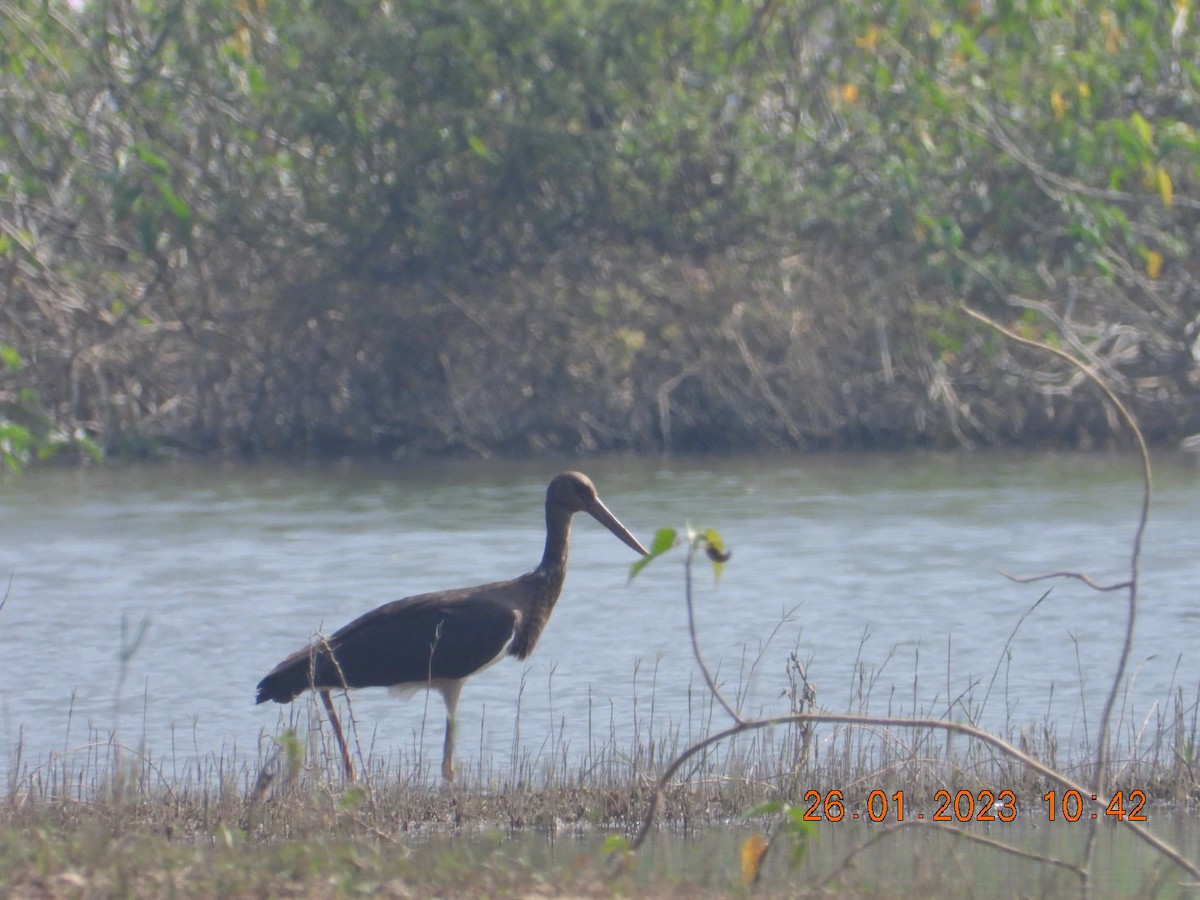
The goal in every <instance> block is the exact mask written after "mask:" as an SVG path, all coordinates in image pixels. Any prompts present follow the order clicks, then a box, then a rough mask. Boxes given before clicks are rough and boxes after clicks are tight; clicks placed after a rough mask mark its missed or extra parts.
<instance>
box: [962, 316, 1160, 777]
mask: <svg viewBox="0 0 1200 900" xmlns="http://www.w3.org/2000/svg"><path fill="white" fill-rule="evenodd" d="M960 309H962V311H963V312H965V313H966V314H967V315H968V316H970V317H971V318H973V319H975V320H976V321H979V322H982V323H983V324H984V325H987V326H988V327H989V328H992V329H994V330H995V331H998V332H999V333H1000V334H1002V335H1004V336H1005V337H1006V338H1008V339H1009V340H1011V341H1015V342H1016V343H1018V344H1024V345H1025V346H1026V347H1033V348H1035V349H1037V350H1041V351H1043V352H1045V353H1049V354H1051V355H1053V356H1057V357H1058V358H1059V359H1061V360H1063V361H1064V362H1066V363H1067V364H1068V365H1070V366H1073V367H1074V368H1075V369H1076V370H1078V371H1079V372H1080V373H1082V374H1083V375H1084V376H1085V377H1086V378H1087V379H1088V380H1089V381H1091V382H1092V383H1093V384H1094V385H1096V387H1098V388H1099V389H1100V391H1101V393H1103V394H1104V396H1105V398H1106V399H1107V400H1108V402H1109V403H1110V404H1112V406H1113V408H1114V409H1116V411H1117V413H1118V414H1119V415H1120V417H1121V419H1122V420H1123V421H1124V422H1125V426H1126V428H1128V429H1129V433H1130V434H1131V435H1133V439H1134V442H1135V443H1136V444H1137V448H1138V456H1139V457H1140V459H1141V463H1142V507H1141V512H1140V514H1139V516H1138V523H1137V528H1136V529H1135V530H1134V535H1133V549H1132V551H1131V554H1130V560H1129V571H1130V576H1129V580H1128V581H1127V582H1125V584H1124V585H1123V587H1127V588H1128V589H1129V612H1128V615H1127V617H1126V620H1125V639H1124V641H1123V643H1122V646H1121V655H1120V656H1119V657H1118V659H1117V670H1116V672H1115V673H1114V674H1113V681H1112V687H1111V688H1109V691H1108V696H1107V697H1106V698H1105V701H1104V711H1103V712H1102V713H1101V715H1100V734H1099V736H1098V739H1097V740H1098V746H1097V748H1096V771H1095V772H1094V773H1093V776H1092V787H1093V789H1094V791H1095V793H1096V794H1097V795H1099V794H1102V793H1104V788H1105V785H1106V783H1107V781H1108V755H1109V754H1108V734H1109V730H1110V729H1111V727H1112V712H1113V709H1114V708H1115V707H1116V704H1117V696H1118V695H1119V694H1120V692H1121V682H1122V680H1123V679H1124V678H1125V670H1126V669H1127V668H1128V666H1129V657H1130V654H1131V653H1132V652H1133V630H1134V625H1135V623H1136V622H1137V602H1138V578H1139V573H1140V571H1141V566H1142V540H1143V538H1144V536H1145V533H1146V523H1147V522H1148V521H1149V518H1150V496H1151V491H1152V484H1153V481H1152V479H1151V474H1150V451H1149V449H1147V447H1146V439H1145V438H1144V437H1142V430H1141V429H1140V428H1139V427H1138V424H1137V420H1136V419H1135V418H1134V417H1133V413H1131V412H1130V411H1129V409H1128V407H1126V406H1125V404H1124V403H1122V402H1121V399H1120V398H1119V397H1118V396H1117V395H1116V394H1115V393H1114V392H1113V390H1112V388H1110V387H1109V386H1108V383H1107V382H1105V380H1104V379H1103V378H1101V377H1100V376H1099V375H1098V374H1096V372H1095V370H1093V369H1092V368H1091V367H1090V366H1088V365H1086V364H1085V363H1083V362H1080V361H1079V360H1078V359H1076V358H1075V357H1074V356H1072V355H1071V354H1069V353H1067V352H1065V351H1063V350H1060V349H1059V348H1057V347H1051V346H1050V345H1049V344H1045V343H1043V342H1041V341H1035V340H1033V339H1031V338H1027V337H1024V336H1023V335H1020V334H1017V333H1016V332H1015V331H1012V330H1011V329H1009V328H1005V327H1004V326H1003V325H1001V324H1000V323H999V322H996V321H995V320H993V319H990V318H988V317H987V316H985V315H984V314H983V313H981V312H977V311H975V310H973V309H971V308H970V307H969V306H966V305H965V304H964V305H962V306H961V307H960ZM1061 574H1063V575H1064V576H1065V577H1074V578H1079V579H1080V580H1082V581H1084V582H1085V583H1089V584H1091V580H1090V579H1087V578H1085V577H1084V576H1082V575H1074V574H1071V573H1061ZM1039 577H1044V578H1049V577H1052V576H1049V575H1047V576H1039ZM1093 586H1095V585H1093ZM1097 589H1098V590H1105V589H1104V588H1099V587H1098V586H1097ZM1116 589H1117V588H1115V587H1114V588H1108V589H1107V590H1116Z"/></svg>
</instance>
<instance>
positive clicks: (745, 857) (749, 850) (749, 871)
mask: <svg viewBox="0 0 1200 900" xmlns="http://www.w3.org/2000/svg"><path fill="white" fill-rule="evenodd" d="M770 846H771V845H770V844H768V843H767V839H766V838H765V837H763V836H762V835H761V834H758V833H757V832H755V833H754V834H752V835H750V837H748V838H746V840H745V841H743V842H742V884H754V882H756V881H758V872H759V869H761V868H762V862H763V857H765V856H766V855H767V850H768V848H770Z"/></svg>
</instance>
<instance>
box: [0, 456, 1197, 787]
mask: <svg viewBox="0 0 1200 900" xmlns="http://www.w3.org/2000/svg"><path fill="white" fill-rule="evenodd" d="M1191 463H1192V461H1191V460H1190V459H1183V458H1176V457H1170V458H1164V459H1161V460H1158V461H1156V494H1155V501H1154V510H1153V512H1152V518H1151V523H1150V527H1149V529H1148V531H1147V534H1146V541H1145V546H1144V559H1143V567H1142V591H1141V605H1140V612H1139V619H1138V630H1137V639H1136V643H1135V647H1134V653H1133V657H1132V660H1131V678H1130V683H1129V690H1128V695H1127V697H1126V698H1125V699H1124V700H1123V709H1124V710H1125V722H1126V725H1127V728H1128V729H1131V730H1132V731H1136V730H1137V729H1138V728H1139V727H1140V726H1141V724H1142V722H1143V721H1145V720H1146V719H1147V718H1148V717H1149V719H1150V721H1151V722H1153V721H1154V718H1153V717H1154V716H1155V715H1156V714H1157V713H1158V712H1159V711H1163V710H1165V704H1166V703H1167V702H1168V701H1169V700H1172V698H1173V697H1174V696H1175V693H1176V691H1177V690H1179V689H1181V690H1182V692H1183V696H1184V701H1185V703H1186V704H1193V703H1194V702H1195V700H1196V696H1197V691H1198V688H1200V671H1198V667H1197V661H1196V658H1195V655H1194V649H1195V647H1196V646H1197V644H1198V643H1200V605H1198V604H1197V602H1196V601H1197V597H1198V594H1200V591H1198V587H1200V561H1198V557H1197V553H1196V510H1197V509H1200V469H1198V468H1196V467H1195V466H1193V465H1192V464H1191ZM568 467H580V468H583V469H584V470H585V471H587V472H588V473H589V474H590V475H592V477H593V479H594V480H595V481H596V483H597V485H598V486H599V488H600V494H601V497H602V498H603V499H604V501H605V502H606V503H607V504H608V506H609V508H610V509H611V510H612V511H613V512H614V513H615V514H616V515H617V516H618V518H620V519H621V520H622V521H623V522H624V523H625V525H626V526H628V527H629V528H630V530H632V531H633V532H634V533H635V534H637V535H638V536H639V537H641V539H642V541H643V543H648V542H649V540H650V539H651V537H652V536H653V533H654V531H655V529H657V528H659V527H661V526H666V525H682V524H684V523H685V522H690V523H691V524H692V525H695V526H698V527H709V526H713V527H716V528H717V529H719V530H720V531H721V533H722V534H723V535H724V537H725V539H726V541H727V542H728V544H729V545H730V546H731V547H732V549H733V553H734V556H733V559H732V561H731V562H730V563H729V564H728V565H727V566H726V568H725V572H724V574H723V576H722V577H721V579H720V581H719V582H715V583H714V580H713V578H712V576H711V573H710V572H709V571H707V570H699V571H697V578H696V603H697V620H698V624H699V629H700V634H701V638H702V644H703V649H704V653H705V655H706V657H707V659H708V661H709V663H710V664H711V665H712V666H713V668H715V669H717V670H718V671H719V675H720V678H721V680H722V682H723V683H724V684H725V685H726V687H727V690H728V691H729V693H730V694H731V695H737V696H739V697H741V698H742V700H743V704H744V710H745V711H746V712H747V713H752V714H759V713H766V712H783V711H786V709H787V701H786V699H783V698H781V696H780V695H781V692H782V689H783V688H784V687H785V686H786V679H785V666H786V661H787V657H788V654H789V652H790V651H792V650H797V652H798V653H799V655H800V657H801V658H802V659H803V660H805V661H806V662H807V664H808V669H809V676H810V678H811V679H812V681H813V682H814V683H815V684H816V686H817V690H818V702H819V703H820V705H821V706H823V707H825V708H827V709H830V710H833V711H845V710H847V709H848V707H849V705H850V703H851V697H852V694H853V691H854V690H855V687H856V685H855V678H854V672H855V668H856V665H858V666H860V667H865V669H866V670H867V671H868V672H869V673H871V674H872V675H873V677H874V678H875V682H874V686H873V687H872V693H871V709H872V711H873V712H875V713H886V712H888V711H889V703H890V704H891V711H892V712H906V713H910V712H912V711H913V710H914V709H916V710H917V711H921V712H926V713H932V714H935V715H942V714H945V712H946V709H947V706H948V698H949V700H950V701H953V700H955V698H957V697H959V696H960V695H967V696H969V697H971V698H972V703H973V709H974V710H975V711H976V712H978V713H979V714H980V715H981V717H982V724H985V725H987V726H989V727H994V728H1000V729H1004V728H1017V729H1019V728H1020V727H1022V726H1023V725H1025V724H1027V723H1036V722H1040V721H1042V720H1044V719H1046V718H1050V719H1051V720H1053V721H1055V722H1056V724H1057V727H1058V730H1059V739H1060V742H1061V744H1062V745H1063V746H1070V745H1071V744H1073V743H1077V742H1079V741H1082V740H1084V738H1085V737H1086V736H1088V735H1090V736H1094V729H1095V722H1096V718H1097V717H1098V715H1099V710H1100V705H1101V703H1102V702H1103V697H1104V694H1105V692H1106V691H1107V689H1108V686H1109V684H1110V683H1111V676H1112V672H1113V670H1114V667H1115V665H1116V661H1117V656H1118V653H1119V650H1120V644H1121V638H1122V633H1123V623H1124V621H1125V615H1126V594H1125V592H1123V591H1114V592H1107V593H1099V592H1096V591H1093V590H1091V589H1089V588H1087V587H1086V586H1085V585H1083V584H1081V583H1079V582H1077V581H1063V580H1057V581H1052V582H1042V583H1037V584H1024V585H1021V584H1014V583H1012V582H1010V581H1008V580H1006V579H1005V578H1003V577H1002V576H1000V575H999V574H997V570H1003V571H1008V572H1013V573H1016V574H1038V573H1043V572H1052V571H1058V570H1071V571H1079V572H1086V573H1087V574H1089V575H1090V576H1091V577H1093V578H1095V579H1096V580H1097V581H1099V582H1103V583H1111V582H1118V581H1123V580H1125V579H1126V578H1128V576H1129V561H1130V540H1131V537H1132V534H1133V529H1134V526H1135V524H1136V518H1137V513H1138V508H1139V503H1140V496H1141V486H1140V480H1139V472H1138V466H1137V464H1136V462H1135V461H1134V460H1133V459H1131V458H1119V457H1107V456H1069V455H1068V456H1059V455H1054V456H992V455H972V456H927V457H875V456H843V457H768V458H763V457H753V458H729V457H720V458H711V459H689V460H670V461H663V460H659V459H602V460H585V461H579V460H575V461H572V460H565V461H559V462H557V463H555V462H547V461H544V460H542V461H536V462H522V463H514V462H479V461H457V462H443V463H424V464H404V465H396V466H382V465H350V466H340V467H303V466H294V467H285V466H276V465H211V466H182V465H178V466H161V467H132V468H123V469H87V470H81V471H62V470H48V471H35V472H31V473H27V474H26V475H24V476H22V477H20V478H16V479H9V480H8V481H5V482H3V483H2V484H0V577H2V578H3V579H5V580H7V579H8V578H9V577H10V576H11V578H12V583H11V588H10V591H9V596H8V599H7V603H6V605H5V606H4V608H3V609H2V610H0V660H2V661H3V662H2V663H0V665H2V667H3V668H2V670H0V671H2V673H3V680H4V684H5V685H6V690H5V692H4V694H3V695H2V696H0V771H3V772H5V773H7V772H9V771H11V767H12V765H13V762H14V759H15V754H16V750H17V746H18V743H19V744H20V746H21V753H22V759H23V763H22V765H24V766H28V765H31V764H36V763H37V761H38V760H41V759H45V758H46V757H47V755H48V754H51V753H56V752H63V751H69V750H71V749H72V748H73V747H75V746H77V745H79V744H81V743H83V742H85V741H86V740H87V739H88V737H89V734H90V733H92V732H98V733H99V734H101V735H106V734H108V733H109V732H111V731H113V730H115V731H116V732H117V733H118V736H119V738H120V739H121V741H122V742H123V743H125V744H127V745H130V746H135V747H139V748H143V749H145V750H146V751H147V752H148V753H150V754H152V755H154V756H156V757H159V758H162V757H167V758H171V759H173V760H176V761H178V760H180V759H182V760H184V761H186V760H190V759H193V758H212V757H220V756H221V755H222V754H224V753H226V752H228V751H230V750H233V749H236V750H238V751H242V750H249V751H251V752H253V750H254V748H255V747H256V745H257V743H258V742H259V740H260V738H261V736H262V735H263V734H272V733H274V732H275V731H276V730H277V729H278V728H279V727H280V726H281V724H282V723H283V722H285V721H286V720H287V718H286V717H287V709H285V708H281V707H279V706H276V705H275V704H268V705H263V706H255V705H254V703H253V695H254V686H255V684H256V683H257V682H258V680H259V678H261V677H262V675H263V674H265V673H266V672H267V671H268V670H269V669H270V668H271V667H272V666H273V665H274V664H275V663H276V662H277V661H278V660H279V659H281V658H282V657H283V656H284V655H286V654H287V653H289V652H290V651H292V650H294V649H295V648H297V647H299V646H301V645H303V644H304V643H305V642H306V641H307V639H308V637H309V636H310V634H312V633H313V632H314V631H315V630H317V629H321V630H323V631H325V632H326V633H328V632H331V631H333V630H334V629H336V628H337V627H339V626H341V625H342V624H344V623H345V622H346V621H348V620H350V619H351V618H353V617H355V616H357V615H359V614H360V613H362V612H365V611H366V610H368V609H371V608H373V607H374V606H377V605H379V604H380V603H383V602H386V601H388V600H391V599H395V598H397V597H401V596H405V595H409V594H415V593H419V592H423V591H429V590H437V589H441V588H448V587H460V586H465V585H470V584H476V583H482V582H486V581H491V580H496V579H499V578H507V577H512V576H515V575H518V574H520V573H521V572H524V571H527V570H528V569H530V568H532V566H533V565H534V564H536V562H537V560H538V558H539V555H540V552H541V543H542V536H543V531H542V528H543V521H542V502H543V496H544V490H545V483H546V481H548V480H549V477H550V476H551V475H553V474H554V473H555V472H557V471H559V470H560V469H562V468H568ZM573 536H574V541H573V544H572V554H571V566H570V570H569V573H568V577H567V583H566V588H565V590H564V593H563V596H562V598H561V600H560V603H559V606H558V607H557V609H556V610H555V613H554V616H553V618H552V619H551V621H550V625H549V627H548V628H547V630H546V632H545V633H544V635H543V637H542V640H541V642H540V643H539V645H538V647H537V650H536V651H535V653H534V655H533V656H532V657H531V658H530V659H529V660H528V661H527V662H526V663H518V662H516V661H515V660H507V661H505V662H504V663H502V664H501V665H498V666H495V667H493V668H492V669H489V670H488V671H487V672H485V673H483V674H482V675H480V676H479V677H477V678H475V679H472V680H471V681H470V682H468V684H467V687H466V689H465V691H464V692H463V697H462V701H461V703H460V706H459V722H460V724H459V729H460V732H459V734H460V747H459V765H460V769H464V768H465V769H469V768H470V767H471V766H472V765H474V764H475V763H476V762H477V761H478V760H480V759H481V758H482V759H487V760H490V761H491V762H492V763H493V764H495V765H498V766H500V767H503V766H504V765H505V764H506V763H507V762H508V761H509V760H510V759H511V758H512V756H513V748H514V739H515V740H517V741H518V742H519V747H520V748H521V752H523V753H526V754H532V755H533V756H534V757H535V758H537V757H538V756H539V754H549V753H557V754H559V755H560V756H564V757H566V758H570V757H571V756H572V755H573V754H578V753H580V752H582V751H583V750H585V749H586V748H587V746H588V744H589V742H593V743H595V742H600V743H603V742H604V741H607V740H608V739H609V738H610V736H615V737H616V739H617V740H618V742H621V741H623V740H626V739H630V740H631V739H632V735H633V733H634V730H635V729H638V730H639V733H642V734H644V733H645V730H646V729H647V728H650V727H653V728H657V729H659V732H660V733H661V732H662V731H665V729H666V728H667V726H668V723H673V724H674V726H676V727H679V728H680V730H681V732H682V733H683V735H684V736H685V737H686V736H688V735H691V736H696V735H698V734H700V733H702V731H703V728H704V721H703V718H702V716H701V713H700V711H699V706H700V704H698V702H697V701H698V698H699V697H700V696H701V693H700V680H699V677H698V675H697V670H696V668H695V665H694V663H693V661H692V657H691V647H690V643H689V641H688V637H687V619H686V611H685V607H684V602H683V588H682V574H683V571H682V566H681V565H680V564H679V562H678V560H676V559H666V560H660V561H658V562H656V563H655V564H654V565H652V566H650V567H649V568H647V569H646V570H644V571H643V572H642V573H641V574H640V575H639V576H638V577H637V578H636V579H635V580H634V581H633V582H632V584H630V583H628V569H629V564H630V563H631V562H633V554H632V553H631V552H630V551H629V549H628V548H627V547H625V546H624V545H623V544H621V543H620V542H619V541H617V540H615V539H614V538H613V537H612V536H611V535H609V534H608V532H607V531H605V530H604V529H603V528H601V527H600V526H599V525H597V524H596V523H595V522H594V521H592V520H591V519H590V518H588V517H586V516H585V517H581V518H578V519H577V520H576V525H575V528H574V533H573ZM1051 588H1052V591H1051V594H1050V596H1049V597H1048V598H1047V599H1046V600H1045V601H1043V602H1042V603H1041V604H1040V605H1039V606H1038V607H1037V608H1036V609H1034V610H1033V611H1032V612H1031V613H1029V615H1028V618H1027V619H1026V620H1025V621H1024V623H1023V624H1021V626H1020V629H1019V630H1018V631H1017V632H1016V635H1015V636H1014V637H1013V638H1012V641H1011V645H1010V647H1009V651H1008V653H1007V654H1006V652H1005V645H1006V642H1008V640H1009V637H1010V635H1011V634H1012V633H1013V631H1014V629H1015V628H1016V627H1017V624H1018V621H1019V620H1020V618H1021V616H1022V615H1024V614H1025V613H1027V612H1029V610H1030V609H1031V607H1033V606H1034V604H1035V602H1036V601H1037V599H1038V598H1039V597H1040V596H1041V595H1042V594H1043V593H1045V591H1046V590H1048V589H1051ZM143 623H144V624H145V636H144V640H143V641H142V642H141V644H140V645H138V646H137V648H136V650H134V652H133V653H132V654H131V655H130V656H129V658H128V659H127V660H126V661H125V663H124V664H122V660H121V656H122V649H123V645H128V644H130V643H132V641H133V638H134V637H135V635H136V633H137V631H138V629H139V627H140V626H141V625H142V624H143ZM772 632H774V637H773V638H772V640H771V641H770V643H769V644H766V643H765V642H766V640H767V638H768V636H769V635H771V634H772ZM989 685H990V693H989ZM424 696H425V695H424V694H419V695H417V697H415V698H413V699H410V700H408V701H406V702H400V701H398V700H396V699H394V698H392V697H389V696H388V694H387V693H386V691H383V690H381V689H372V690H365V691H359V692H357V694H356V701H355V707H354V709H355V713H356V715H357V717H358V719H359V721H360V723H363V724H365V726H366V733H365V734H366V740H368V741H369V742H370V748H371V750H372V753H373V754H377V755H383V756H385V757H386V756H387V755H388V754H390V753H391V752H393V750H394V749H395V748H398V747H403V748H408V749H409V750H412V749H414V748H415V749H416V750H418V751H420V750H422V749H423V750H424V752H425V753H427V754H429V756H430V758H431V759H432V760H434V761H435V763H436V760H437V759H439V758H440V748H441V710H440V700H437V699H436V698H435V699H434V702H433V703H431V704H430V705H429V707H428V709H429V714H430V717H429V720H428V723H424V722H423V716H424V714H425V711H426V705H425V703H424V701H423V698H424ZM985 696H986V702H983V701H984V698H985ZM518 698H519V700H518ZM1156 704H1157V706H1156ZM706 708H707V707H706ZM1085 713H1086V715H1085ZM955 718H958V719H960V720H961V719H962V718H963V715H962V714H961V710H959V711H957V712H956V714H955ZM714 722H715V723H716V725H717V726H722V725H724V724H726V723H725V722H723V721H721V720H720V718H719V716H718V717H717V718H715V719H714Z"/></svg>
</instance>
